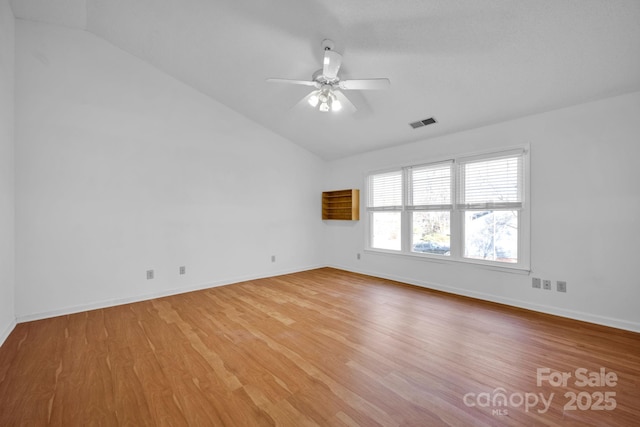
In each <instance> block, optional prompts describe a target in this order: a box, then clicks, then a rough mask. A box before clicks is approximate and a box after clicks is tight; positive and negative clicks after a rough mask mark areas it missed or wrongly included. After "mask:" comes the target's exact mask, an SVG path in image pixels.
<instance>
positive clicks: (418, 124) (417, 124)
mask: <svg viewBox="0 0 640 427" xmlns="http://www.w3.org/2000/svg"><path fill="white" fill-rule="evenodd" d="M433 123H436V119H434V118H433V117H429V118H428V119H424V120H418V121H417V122H413V123H409V126H411V127H412V128H414V129H418V128H421V127H422V126H427V125H431V124H433Z"/></svg>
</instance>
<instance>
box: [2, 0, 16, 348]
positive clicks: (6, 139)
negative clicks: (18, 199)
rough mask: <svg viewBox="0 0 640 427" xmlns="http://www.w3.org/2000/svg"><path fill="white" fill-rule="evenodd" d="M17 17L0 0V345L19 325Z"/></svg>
mask: <svg viewBox="0 0 640 427" xmlns="http://www.w3.org/2000/svg"><path fill="white" fill-rule="evenodd" d="M14 22H15V20H14V18H13V12H12V11H11V6H10V5H9V1H8V0H0V345H2V343H3V342H4V340H5V339H6V337H7V336H8V335H9V333H10V332H11V331H12V330H13V327H14V326H15V318H16V316H15V311H14V280H15V267H14V252H15V246H14V238H15V237H14V211H15V195H14V142H13V135H14V129H13V127H14V126H13V121H14V110H13V98H14V97H13V94H14V80H13V78H14V68H13V67H14V25H15V24H14Z"/></svg>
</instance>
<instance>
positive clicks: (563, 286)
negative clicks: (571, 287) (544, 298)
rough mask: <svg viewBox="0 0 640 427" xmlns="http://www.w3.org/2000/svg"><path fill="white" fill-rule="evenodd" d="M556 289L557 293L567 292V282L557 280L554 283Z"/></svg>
mask: <svg viewBox="0 0 640 427" xmlns="http://www.w3.org/2000/svg"><path fill="white" fill-rule="evenodd" d="M556 289H557V290H558V292H567V282H565V281H564V280H558V281H557V282H556Z"/></svg>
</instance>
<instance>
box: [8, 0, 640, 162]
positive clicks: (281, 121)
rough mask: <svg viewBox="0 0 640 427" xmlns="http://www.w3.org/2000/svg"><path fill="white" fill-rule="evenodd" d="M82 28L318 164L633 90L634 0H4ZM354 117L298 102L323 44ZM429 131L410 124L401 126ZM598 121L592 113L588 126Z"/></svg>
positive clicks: (638, 79)
mask: <svg viewBox="0 0 640 427" xmlns="http://www.w3.org/2000/svg"><path fill="white" fill-rule="evenodd" d="M12 7H13V10H14V14H15V15H16V17H18V18H22V19H29V20H35V21H44V22H49V23H54V24H60V25H65V26H70V27H74V28H77V29H81V30H86V31H88V32H91V33H93V34H95V35H97V36H99V37H102V38H104V39H106V40H107V41H109V42H110V43H112V44H113V45H115V46H117V47H119V48H121V49H123V50H124V51H127V52H129V53H131V54H133V55H135V56H137V57H139V58H141V59H143V60H145V61H147V62H149V63H151V64H153V65H154V66H156V67H157V68H159V69H161V70H163V71H164V72H166V73H168V74H170V75H172V76H174V77H175V78H177V79H179V80H182V81H183V82H185V83H187V84H188V85H190V86H192V87H193V88H195V89H197V90H198V91H200V92H202V93H204V94H206V95H208V96H210V97H212V98H214V99H216V100H217V101H219V102H221V103H223V104H225V105H227V106H228V107H230V108H232V109H233V110H235V111H237V112H239V113H240V114H243V115H244V116H246V117H248V118H250V119H252V120H254V121H255V122H258V123H260V124H262V125H263V126H265V127H266V128H268V129H271V130H272V131H273V132H275V133H278V134H280V135H282V136H284V137H286V138H288V139H290V140H291V141H293V142H295V143H297V144H299V145H301V146H303V147H305V148H307V149H309V150H310V151H313V152H315V153H317V154H318V155H320V156H322V157H323V158H326V159H334V158H339V157H343V156H348V155H352V154H356V153H360V152H364V151H369V150H373V149H377V148H382V147H388V146H392V145H397V144H402V143H406V142H411V141H416V140H425V139H429V138H431V137H434V136H439V135H443V134H446V133H451V132H456V131H460V130H465V129H470V128H474V127H478V126H482V125H485V124H490V123H496V122H500V121H504V120H508V119H512V118H516V117H520V116H524V115H529V114H535V113H538V112H543V111H547V110H550V109H555V108H559V107H564V106H569V105H573V104H577V103H581V102H585V101H589V100H594V99H598V98H603V97H607V96H613V95H617V94H621V93H625V92H630V91H636V90H640V1H638V0H537V1H511V0H483V1H473V0H397V1H382V0H379V1H374V0H350V1H344V0H270V1H269V0H110V1H101V0H12ZM327 38H328V39H332V40H333V41H334V42H335V50H336V51H338V52H340V53H342V54H343V66H342V68H341V70H340V77H341V78H342V79H350V78H373V77H386V78H389V79H390V80H391V87H390V89H388V90H382V91H366V92H365V91H361V92H354V91H349V92H348V93H346V94H347V95H348V97H349V99H350V100H351V101H352V102H353V103H354V104H355V106H356V107H357V108H358V111H357V112H356V113H353V114H346V113H344V112H341V113H321V112H319V111H317V110H313V109H312V108H311V107H310V106H308V105H296V104H298V101H299V100H300V99H301V98H303V97H304V96H305V95H306V94H307V93H308V92H309V91H310V89H311V88H308V87H305V86H289V85H282V84H274V83H267V82H265V79H266V78H270V77H280V78H287V79H310V78H311V75H312V74H313V72H314V71H316V70H318V69H319V68H321V66H322V64H321V62H322V55H323V51H322V48H321V42H322V40H323V39H327ZM428 117H434V118H435V119H436V120H437V123H436V124H433V125H430V126H425V127H421V128H418V129H412V127H411V126H409V123H410V122H414V121H417V120H421V119H426V118H428ZM594 119H595V118H594Z"/></svg>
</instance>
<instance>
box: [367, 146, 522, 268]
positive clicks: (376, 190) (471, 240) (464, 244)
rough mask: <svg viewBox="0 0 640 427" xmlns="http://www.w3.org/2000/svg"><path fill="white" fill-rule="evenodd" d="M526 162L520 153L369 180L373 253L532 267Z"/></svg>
mask: <svg viewBox="0 0 640 427" xmlns="http://www.w3.org/2000/svg"><path fill="white" fill-rule="evenodd" d="M525 160H526V152H525V150H523V149H518V150H510V151H506V152H501V153H494V154H490V155H482V156H474V157H462V158H456V159H451V160H447V161H444V162H437V163H431V164H423V165H416V166H408V167H404V168H398V169H396V170H392V171H387V172H383V173H376V174H372V175H369V177H368V182H367V185H368V192H367V211H368V221H369V222H368V228H369V239H368V247H369V248H370V249H373V250H381V251H389V252H394V253H400V254H403V253H404V254H411V255H416V256H423V257H427V258H438V259H449V260H456V261H466V262H474V263H483V264H494V265H502V266H511V267H515V268H523V269H524V268H528V205H527V204H525V172H526V171H525V169H526V161H525Z"/></svg>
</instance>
